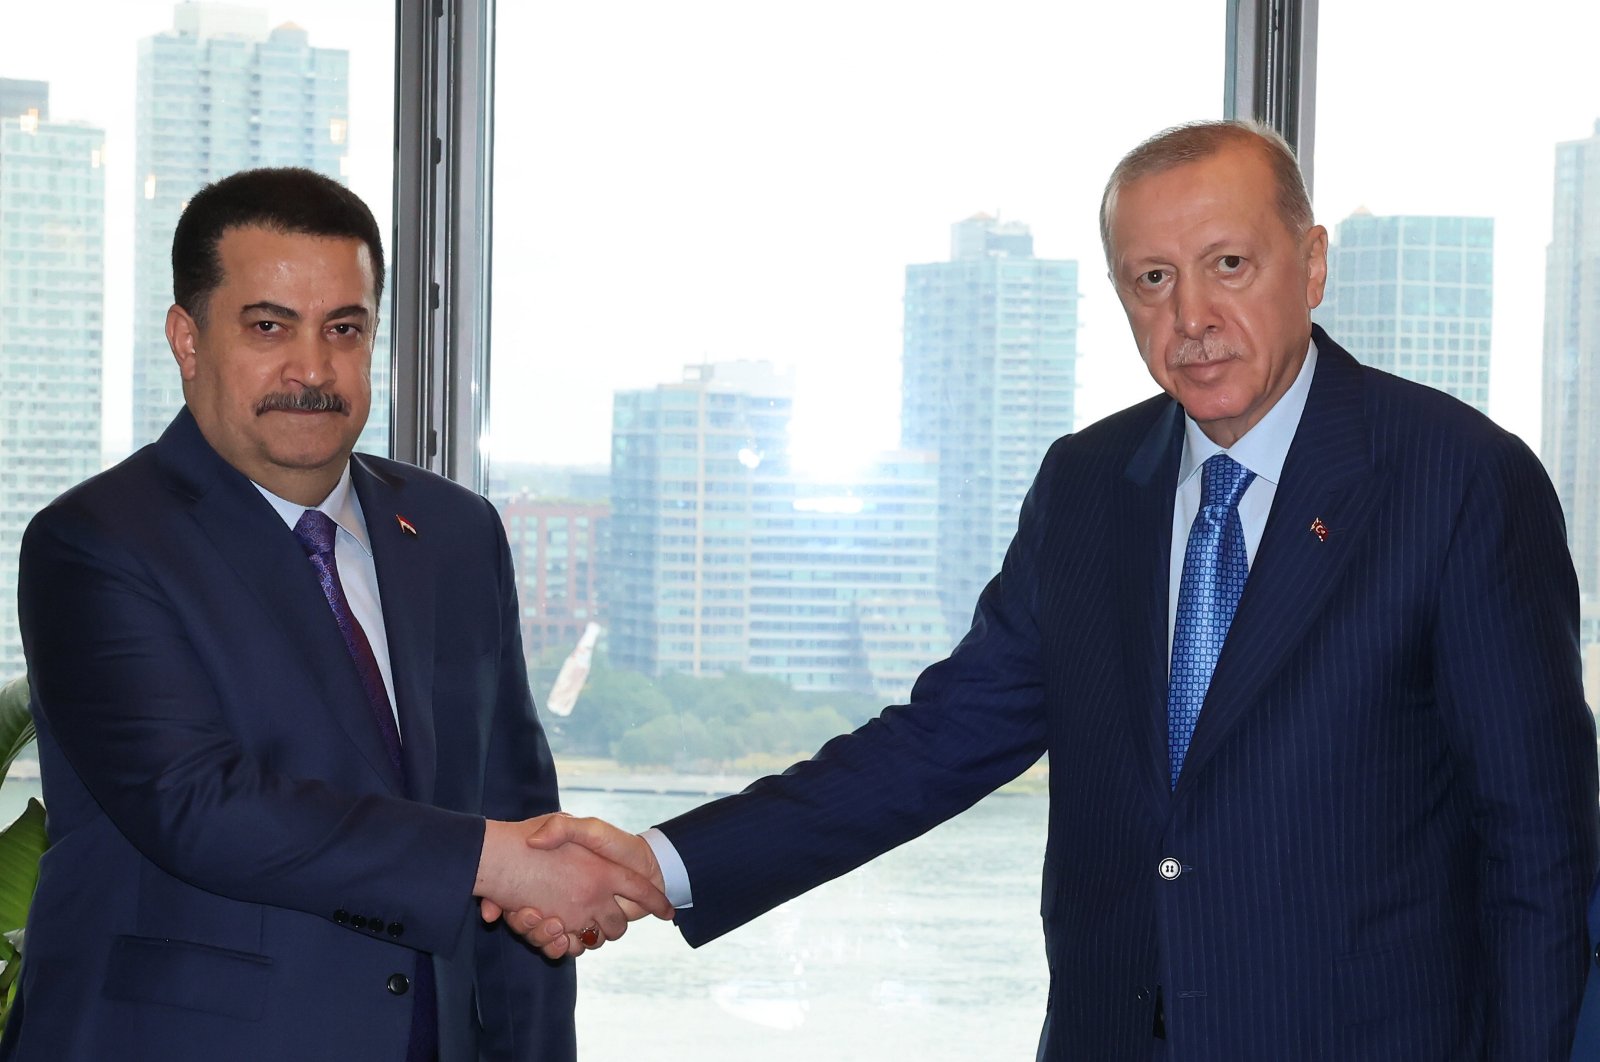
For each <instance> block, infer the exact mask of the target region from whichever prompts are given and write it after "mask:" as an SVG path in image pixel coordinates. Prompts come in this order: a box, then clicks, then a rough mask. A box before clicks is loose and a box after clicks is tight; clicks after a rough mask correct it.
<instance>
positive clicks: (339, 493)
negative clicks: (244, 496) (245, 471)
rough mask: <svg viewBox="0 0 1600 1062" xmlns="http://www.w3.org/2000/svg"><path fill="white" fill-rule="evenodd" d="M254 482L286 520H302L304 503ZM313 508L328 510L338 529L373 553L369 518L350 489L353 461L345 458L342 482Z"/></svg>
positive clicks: (290, 523) (304, 509) (340, 479)
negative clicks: (293, 500)
mask: <svg viewBox="0 0 1600 1062" xmlns="http://www.w3.org/2000/svg"><path fill="white" fill-rule="evenodd" d="M251 485H252V486H254V487H255V488H256V490H258V491H260V492H261V496H262V497H263V498H265V499H267V501H268V502H269V503H270V504H271V505H272V508H273V509H274V510H275V511H276V512H277V514H278V515H279V516H280V517H282V518H283V522H284V523H286V524H288V525H289V527H290V528H293V527H294V525H295V524H297V523H299V522H300V514H301V513H303V512H305V511H306V507H305V506H304V505H298V504H296V503H295V502H292V501H289V500H287V499H285V498H280V497H278V496H277V495H276V494H274V493H272V492H271V491H270V490H268V489H267V488H265V487H263V486H262V485H261V484H259V483H256V482H255V481H253V480H252V481H251ZM314 508H316V509H318V510H319V511H321V512H324V513H327V514H328V516H329V518H330V519H332V520H333V522H334V523H336V524H338V525H339V530H341V531H343V532H344V533H345V534H347V535H349V536H350V537H351V538H353V539H355V542H356V545H358V546H360V547H361V549H362V552H364V553H366V554H367V556H369V557H370V556H372V540H371V539H370V538H368V537H367V520H366V517H365V516H364V515H362V512H361V502H360V500H359V499H358V498H357V497H356V492H355V491H354V490H353V489H351V482H350V463H349V462H348V461H346V462H345V466H344V471H343V472H341V473H340V474H339V482H337V483H335V484H334V485H333V489H332V490H330V491H329V492H328V496H327V497H326V498H323V499H322V501H321V502H320V503H318V504H317V505H316V506H315V507H314Z"/></svg>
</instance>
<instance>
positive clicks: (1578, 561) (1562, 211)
mask: <svg viewBox="0 0 1600 1062" xmlns="http://www.w3.org/2000/svg"><path fill="white" fill-rule="evenodd" d="M1552 205H1553V208H1554V210H1553V214H1554V216H1553V218H1552V222H1551V226H1550V247H1549V250H1548V251H1547V252H1546V259H1545V289H1544V306H1545V309H1544V402H1543V422H1544V428H1543V438H1542V440H1541V442H1542V445H1541V447H1540V451H1539V456H1540V457H1541V458H1543V459H1544V464H1545V468H1546V469H1547V470H1548V471H1549V472H1550V478H1551V480H1553V481H1554V482H1555V485H1556V494H1557V495H1559V496H1560V498H1561V508H1562V509H1563V510H1564V511H1565V513H1566V517H1567V541H1568V543H1569V544H1570V545H1571V547H1572V562H1573V564H1574V565H1575V566H1576V567H1577V570H1578V590H1579V592H1580V593H1581V594H1582V598H1583V636H1584V642H1585V644H1587V645H1596V644H1600V121H1597V122H1595V131H1594V135H1593V136H1590V137H1586V138H1584V139H1582V140H1572V141H1568V142H1566V143H1563V144H1557V145H1556V166H1555V194H1554V196H1553V204H1552Z"/></svg>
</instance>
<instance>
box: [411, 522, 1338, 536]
mask: <svg viewBox="0 0 1600 1062" xmlns="http://www.w3.org/2000/svg"><path fill="white" fill-rule="evenodd" d="M401 522H402V523H404V521H401ZM411 533H412V534H413V535H414V534H416V532H415V531H413V532H411ZM1311 533H1312V534H1313V535H1316V536H1317V541H1318V542H1326V541H1328V525H1327V524H1325V523H1323V522H1322V517H1320V516H1319V517H1317V518H1316V519H1315V520H1312V521H1311Z"/></svg>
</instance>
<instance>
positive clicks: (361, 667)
mask: <svg viewBox="0 0 1600 1062" xmlns="http://www.w3.org/2000/svg"><path fill="white" fill-rule="evenodd" d="M294 535H295V537H296V538H298V539H299V540H300V545H301V546H302V547H303V548H304V549H305V551H306V556H307V557H310V558H311V566H312V567H313V568H315V569H316V570H317V582H319V583H321V584H322V596H323V597H325V598H327V599H328V607H329V608H331V609H332V610H333V618H334V621H335V622H336V623H338V624H339V633H340V634H342V635H344V647H345V648H346V649H348V650H349V651H350V658H351V659H352V660H354V661H355V663H356V673H357V674H358V675H360V676H361V688H362V689H364V690H366V693H367V707H369V708H371V709H372V721H373V722H374V723H376V724H377V726H378V733H379V734H381V735H383V747H384V748H385V749H387V750H388V752H389V762H391V763H393V764H394V769H395V770H396V771H399V772H400V777H401V778H404V777H405V763H404V761H403V760H402V759H401V758H400V728H399V727H398V726H396V725H395V721H394V711H393V709H391V708H390V706H389V691H388V690H387V689H385V688H384V685H383V672H382V671H379V670H378V658H377V657H376V656H374V655H373V654H372V643H371V642H369V641H367V632H366V631H364V630H362V629H361V624H360V623H357V622H356V615H355V613H354V612H352V611H350V602H349V601H348V600H347V599H346V598H345V596H344V584H343V583H341V582H340V581H339V566H338V565H337V564H336V563H335V562H334V559H333V544H334V540H335V539H337V538H338V535H339V525H337V524H335V523H334V522H333V518H332V517H331V516H329V515H328V514H327V513H324V512H319V511H318V510H316V509H307V510H306V511H305V512H304V513H302V514H301V515H300V522H299V523H297V524H295V525H294Z"/></svg>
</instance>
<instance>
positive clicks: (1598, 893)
mask: <svg viewBox="0 0 1600 1062" xmlns="http://www.w3.org/2000/svg"><path fill="white" fill-rule="evenodd" d="M1589 937H1590V942H1591V943H1592V944H1593V946H1594V950H1593V952H1591V958H1592V959H1593V960H1594V961H1593V962H1592V963H1591V964H1590V966H1589V983H1588V987H1587V988H1585V989H1584V991H1583V1009H1582V1010H1581V1011H1579V1012H1578V1038H1577V1039H1576V1040H1575V1041H1573V1044H1572V1062H1600V883H1597V884H1596V886H1595V891H1594V896H1593V898H1591V899H1590V901H1589Z"/></svg>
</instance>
